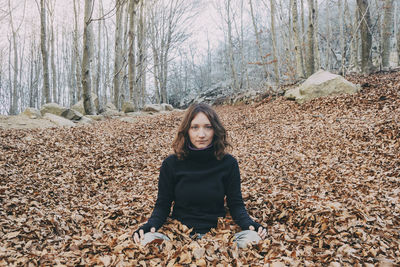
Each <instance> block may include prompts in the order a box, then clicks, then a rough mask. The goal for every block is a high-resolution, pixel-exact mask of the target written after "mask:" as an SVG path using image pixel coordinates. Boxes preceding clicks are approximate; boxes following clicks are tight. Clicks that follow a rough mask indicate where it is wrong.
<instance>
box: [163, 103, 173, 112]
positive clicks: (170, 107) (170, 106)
mask: <svg viewBox="0 0 400 267" xmlns="http://www.w3.org/2000/svg"><path fill="white" fill-rule="evenodd" d="M161 107H162V110H165V111H173V110H174V107H173V106H172V105H170V104H166V103H162V104H161Z"/></svg>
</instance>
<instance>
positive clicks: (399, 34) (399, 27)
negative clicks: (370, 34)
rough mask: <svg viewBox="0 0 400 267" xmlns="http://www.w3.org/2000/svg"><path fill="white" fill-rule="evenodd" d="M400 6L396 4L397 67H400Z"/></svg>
mask: <svg viewBox="0 0 400 267" xmlns="http://www.w3.org/2000/svg"><path fill="white" fill-rule="evenodd" d="M399 8H400V4H399V3H398V2H396V16H395V18H396V31H397V65H398V66H400V25H399V24H400V22H399V18H398V14H399Z"/></svg>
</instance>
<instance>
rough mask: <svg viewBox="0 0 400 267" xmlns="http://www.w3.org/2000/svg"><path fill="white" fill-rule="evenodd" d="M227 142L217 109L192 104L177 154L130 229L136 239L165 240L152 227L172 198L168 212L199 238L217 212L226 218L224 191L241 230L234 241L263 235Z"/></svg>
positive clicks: (169, 160)
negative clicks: (146, 210)
mask: <svg viewBox="0 0 400 267" xmlns="http://www.w3.org/2000/svg"><path fill="white" fill-rule="evenodd" d="M227 146H230V144H229V143H228V141H227V135H226V130H225V128H224V127H223V126H222V124H221V122H220V120H219V118H218V115H217V113H216V112H215V111H214V110H213V109H212V108H211V107H210V106H209V105H206V104H194V105H192V106H190V107H189V109H188V110H187V112H186V114H185V116H184V119H183V121H182V123H181V125H180V127H179V129H178V133H177V136H176V137H175V140H174V141H173V144H172V147H173V149H174V152H175V154H173V155H170V156H169V157H167V158H166V159H165V160H164V161H163V163H162V166H161V169H160V176H159V181H158V197H157V201H156V204H155V207H154V211H153V213H152V215H151V217H150V219H149V220H148V221H147V223H146V224H144V225H143V226H141V227H140V228H139V229H138V230H137V231H136V232H135V233H134V235H133V238H134V241H135V243H141V244H142V245H145V244H147V243H148V242H151V241H152V240H154V239H165V240H169V239H168V237H167V236H165V235H163V234H161V233H157V232H156V230H157V229H159V228H160V227H161V226H162V225H163V223H164V222H165V220H166V218H167V217H168V215H169V214H170V211H171V205H172V202H174V206H173V211H172V215H171V217H172V218H174V219H177V220H179V221H180V222H181V223H183V224H185V225H187V226H188V227H189V228H193V232H192V236H193V237H194V236H196V237H199V238H201V237H202V236H203V235H204V234H205V233H207V232H208V231H209V230H210V229H211V228H215V227H216V226H217V221H218V217H225V208H224V198H225V196H226V200H227V205H228V208H229V211H230V213H231V215H232V218H233V219H234V221H235V222H236V223H237V224H238V225H239V226H240V227H241V228H242V230H244V231H242V232H240V233H237V234H235V241H236V242H237V244H238V246H239V247H245V246H247V244H248V243H250V242H258V241H260V240H261V239H264V238H265V236H266V229H264V228H263V227H262V226H261V225H260V224H258V223H256V222H254V221H253V220H252V219H251V218H250V217H249V215H248V214H247V211H246V208H245V206H244V203H243V199H242V193H241V190H240V173H239V167H238V163H237V161H236V159H235V158H234V157H233V156H231V155H229V154H227V153H226V152H225V150H226V148H227ZM256 229H257V232H256V231H255V230H256Z"/></svg>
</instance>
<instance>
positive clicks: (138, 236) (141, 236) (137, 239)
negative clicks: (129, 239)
mask: <svg viewBox="0 0 400 267" xmlns="http://www.w3.org/2000/svg"><path fill="white" fill-rule="evenodd" d="M150 232H151V233H155V232H156V228H154V227H151V228H150ZM143 239H144V231H143V230H142V229H140V230H139V233H138V232H136V233H134V234H133V241H134V242H135V243H136V244H140V243H141V242H140V241H141V240H143Z"/></svg>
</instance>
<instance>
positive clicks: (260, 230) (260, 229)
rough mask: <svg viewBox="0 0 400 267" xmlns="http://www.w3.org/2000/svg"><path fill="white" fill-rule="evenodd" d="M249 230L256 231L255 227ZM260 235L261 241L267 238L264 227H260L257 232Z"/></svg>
mask: <svg viewBox="0 0 400 267" xmlns="http://www.w3.org/2000/svg"><path fill="white" fill-rule="evenodd" d="M249 230H252V231H255V230H256V229H255V228H254V226H253V225H250V226H249ZM257 233H258V235H259V236H260V237H261V239H265V238H266V237H267V229H265V228H263V227H261V226H260V227H258V231H257Z"/></svg>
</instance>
